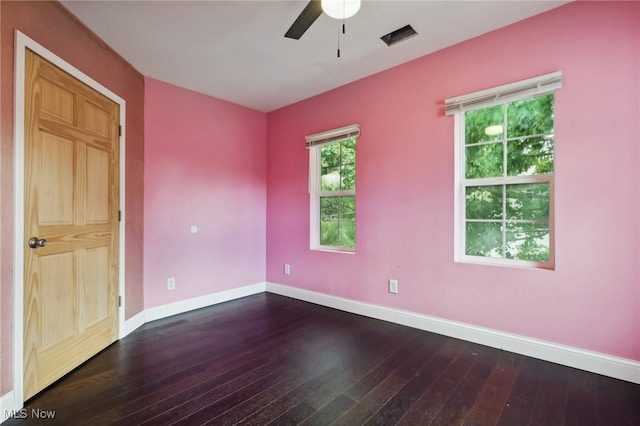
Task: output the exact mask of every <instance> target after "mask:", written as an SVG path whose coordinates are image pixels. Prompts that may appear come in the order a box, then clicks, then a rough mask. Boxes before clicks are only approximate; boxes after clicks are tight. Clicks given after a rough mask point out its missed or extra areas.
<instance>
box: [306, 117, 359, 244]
mask: <svg viewBox="0 0 640 426" xmlns="http://www.w3.org/2000/svg"><path fill="white" fill-rule="evenodd" d="M359 135H360V126H359V125H358V124H354V125H351V126H346V127H341V128H339V129H334V130H329V131H327V132H322V133H316V134H313V135H309V136H307V137H306V138H305V139H306V142H307V144H306V146H307V149H308V150H309V200H310V215H309V242H310V244H309V248H310V249H311V250H318V251H327V252H335V253H347V254H355V252H356V248H355V247H339V246H338V247H336V246H325V245H321V244H320V197H321V196H323V195H335V196H343V195H353V196H355V195H356V190H355V189H353V190H344V191H331V192H322V191H320V155H319V152H320V148H321V146H322V145H324V144H327V143H334V142H340V141H344V140H347V139H357V138H358V136H359ZM356 161H357V160H356ZM356 203H357V201H356ZM356 226H357V225H356ZM356 235H357V233H356ZM356 247H357V245H356Z"/></svg>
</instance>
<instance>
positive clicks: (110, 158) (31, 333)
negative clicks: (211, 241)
mask: <svg viewBox="0 0 640 426" xmlns="http://www.w3.org/2000/svg"><path fill="white" fill-rule="evenodd" d="M25 90H26V93H25V169H24V174H25V235H24V250H25V251H24V253H25V256H24V260H25V270H24V398H25V400H26V399H28V398H30V397H31V396H33V395H35V394H36V393H38V392H39V391H41V390H42V389H44V388H45V387H47V386H48V385H50V384H51V383H53V382H54V381H56V380H57V379H59V378H60V377H62V376H63V375H65V374H66V373H68V372H69V371H71V370H72V369H74V368H75V367H76V366H78V365H79V364H81V363H82V362H84V361H86V360H87V359H88V358H90V357H91V356H93V355H95V354H96V353H98V352H99V351H100V350H102V349H103V348H105V347H106V346H108V345H109V344H111V343H112V342H114V341H115V339H116V338H117V330H118V259H119V256H118V226H119V223H118V209H119V206H118V200H119V195H118V192H119V172H118V165H119V160H118V147H119V131H118V130H119V122H118V119H119V106H118V105H117V104H116V103H114V102H113V101H111V100H109V99H108V98H106V97H105V96H103V95H101V94H99V93H98V92H96V91H95V90H93V89H91V88H90V87H88V86H86V85H85V84H83V83H81V82H80V81H78V80H76V79H75V78H73V77H71V76H70V75H68V74H66V73H65V72H63V71H62V70H60V69H59V68H57V67H55V66H54V65H52V64H51V63H49V62H47V61H46V60H44V59H42V58H41V57H39V56H38V55H36V54H34V53H33V52H30V51H28V50H27V52H26V70H25ZM30 239H32V242H31V244H30V243H29V240H30ZM32 246H35V247H32Z"/></svg>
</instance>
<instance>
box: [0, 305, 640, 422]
mask: <svg viewBox="0 0 640 426" xmlns="http://www.w3.org/2000/svg"><path fill="white" fill-rule="evenodd" d="M21 413H22V414H21V415H20V417H26V418H24V419H15V418H14V419H10V420H8V421H7V422H6V423H5V424H3V426H4V425H6V426H11V425H25V424H41V423H42V424H45V423H46V424H64V425H75V424H79V425H102V424H118V425H142V424H153V425H164V424H183V425H200V424H212V425H232V424H248V425H266V424H273V425H294V424H304V425H329V424H333V425H374V424H385V425H391V424H401V425H429V424H432V425H494V424H498V425H545V426H549V425H580V426H583V425H613V426H619V425H640V385H635V384H632V383H628V382H624V381H620V380H615V379H612V378H608V377H604V376H599V375H597V374H592V373H587V372H584V371H580V370H576V369H572V368H568V367H563V366H560V365H556V364H552V363H549V362H544V361H541V360H538V359H534V358H528V357H525V356H522V355H517V354H514V353H510V352H505V351H501V350H498V349H493V348H489V347H486V346H481V345H477V344H473V343H468V342H465V341H462V340H456V339H452V338H448V337H444V336H441V335H437V334H433V333H428V332H425V331H420V330H416V329H412V328H408V327H403V326H400V325H396V324H391V323H386V322H383V321H378V320H373V319H370V318H364V317H360V316H357V315H352V314H348V313H344V312H340V311H336V310H332V309H329V308H324V307H321V306H317V305H313V304H309V303H305V302H301V301H297V300H293V299H289V298H286V297H282V296H277V295H273V294H260V295H255V296H251V297H247V298H243V299H240V300H236V301H232V302H228V303H224V304H220V305H217V306H213V307H209V308H205V309H201V310H198V311H193V312H190V313H186V314H182V315H178V316H174V317H171V318H166V319H163V320H159V321H155V322H152V323H148V324H146V325H144V326H143V327H141V328H140V329H138V330H136V331H135V332H133V333H132V334H130V335H129V336H127V337H126V338H125V339H123V340H121V341H119V342H117V343H115V344H113V345H112V346H110V347H109V348H107V349H106V350H104V351H103V352H101V353H100V354H98V355H97V356H96V357H94V358H93V359H91V360H89V361H88V362H86V363H85V364H84V365H82V366H81V367H80V368H78V369H76V370H75V371H73V372H72V373H71V374H69V375H68V376H66V377H65V378H63V379H62V380H60V381H59V382H58V383H56V384H54V385H53V386H52V387H50V388H49V389H47V390H45V391H44V392H42V393H41V394H39V395H37V396H36V397H34V398H33V399H32V400H30V401H27V403H26V405H25V410H24V411H23V412H21ZM19 414H20V413H19ZM52 414H54V415H55V417H54V419H53V420H51V419H48V420H43V419H42V418H43V417H47V416H51V415H52ZM38 416H40V417H41V418H40V419H39V418H38Z"/></svg>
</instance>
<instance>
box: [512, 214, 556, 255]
mask: <svg viewBox="0 0 640 426" xmlns="http://www.w3.org/2000/svg"><path fill="white" fill-rule="evenodd" d="M506 257H507V259H519V260H534V261H539V262H547V261H548V260H549V225H548V224H541V223H508V224H507V247H506Z"/></svg>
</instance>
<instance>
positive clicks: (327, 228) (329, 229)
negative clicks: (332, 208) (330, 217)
mask: <svg viewBox="0 0 640 426" xmlns="http://www.w3.org/2000/svg"><path fill="white" fill-rule="evenodd" d="M339 223H340V222H325V221H321V222H320V244H321V245H323V246H334V247H337V246H339V244H338V225H339Z"/></svg>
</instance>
